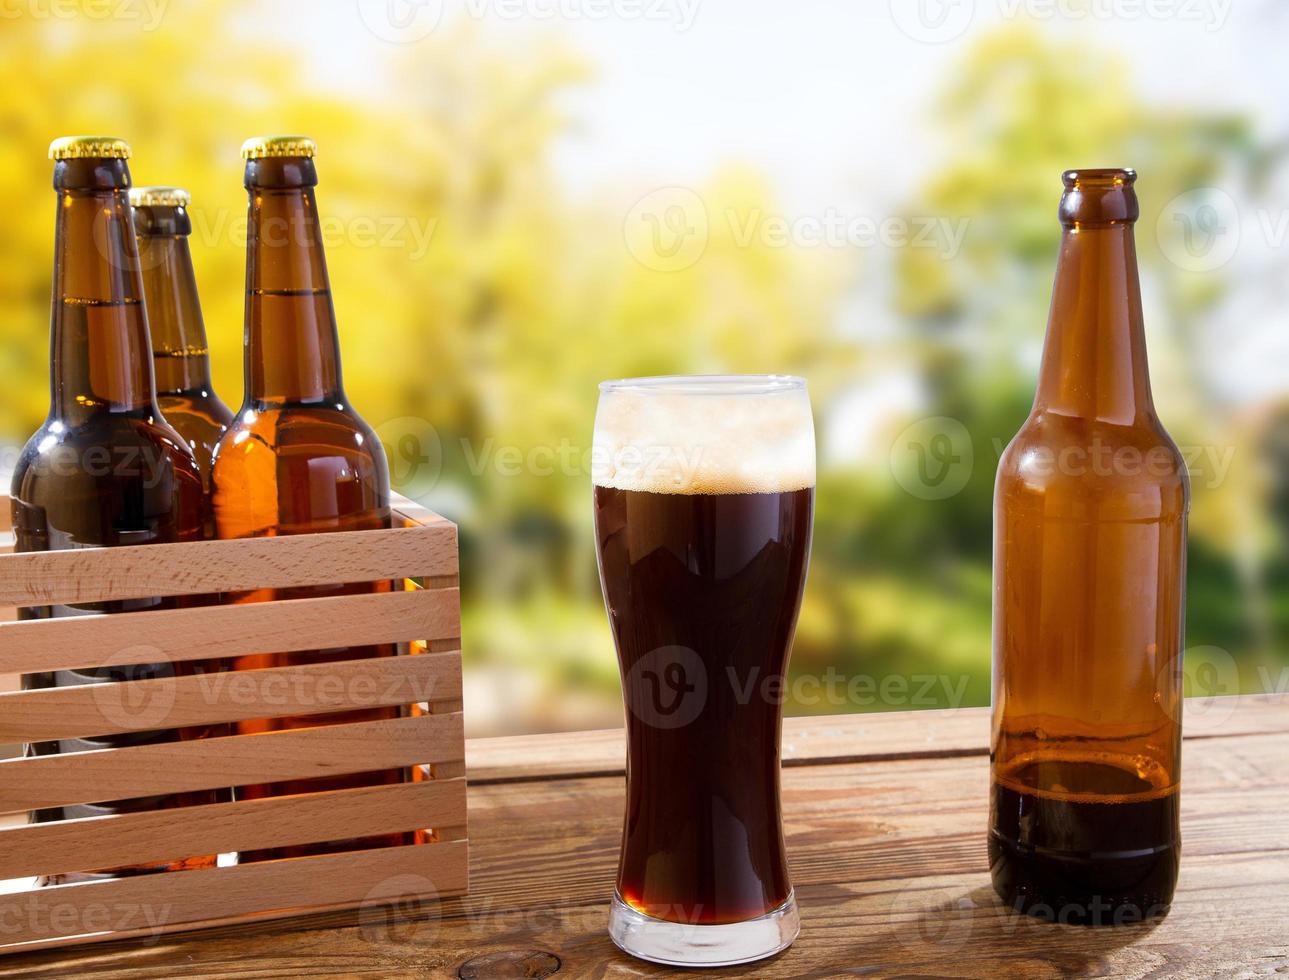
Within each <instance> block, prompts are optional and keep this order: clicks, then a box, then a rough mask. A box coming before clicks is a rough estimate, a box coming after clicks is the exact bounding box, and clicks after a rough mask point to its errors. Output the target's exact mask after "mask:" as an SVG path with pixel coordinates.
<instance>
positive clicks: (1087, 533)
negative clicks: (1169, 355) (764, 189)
mask: <svg viewBox="0 0 1289 980" xmlns="http://www.w3.org/2000/svg"><path fill="white" fill-rule="evenodd" d="M1135 180H1136V174H1135V173H1133V172H1132V171H1131V170H1078V171H1070V172H1068V173H1066V174H1065V175H1064V181H1065V193H1064V196H1063V197H1062V198H1061V205H1060V219H1061V224H1062V225H1063V227H1064V233H1063V235H1062V239H1061V250H1060V258H1059V262H1058V265H1057V271H1056V284H1055V288H1054V291H1053V295H1052V307H1051V315H1050V320H1049V323H1048V329H1047V342H1046V347H1045V350H1044V353H1043V363H1042V371H1041V376H1040V380H1039V386H1038V393H1037V396H1036V398H1035V400H1034V408H1033V411H1032V412H1031V414H1030V416H1029V419H1028V420H1027V421H1026V422H1025V424H1024V426H1023V427H1022V428H1021V430H1020V432H1019V434H1018V435H1017V436H1016V438H1015V439H1014V440H1013V441H1012V443H1011V445H1010V446H1008V447H1007V450H1006V452H1005V453H1004V454H1003V457H1002V461H1001V463H1000V465H999V469H998V481H997V487H996V492H995V501H994V522H995V539H994V680H993V733H992V757H991V759H992V761H991V765H992V784H993V789H992V805H991V813H990V832H989V856H990V864H991V869H992V874H993V882H994V887H995V889H996V890H997V891H998V893H999V895H1000V896H1002V898H1003V900H1004V901H1005V902H1006V903H1008V904H1009V905H1011V906H1013V907H1014V908H1016V909H1017V910H1018V911H1022V912H1027V913H1029V914H1031V915H1036V916H1040V917H1044V918H1051V919H1053V920H1056V921H1062V922H1073V923H1083V924H1090V925H1101V924H1124V923H1130V922H1136V921H1140V920H1142V919H1143V918H1149V917H1152V916H1156V915H1160V914H1162V913H1164V912H1165V911H1167V909H1168V906H1169V903H1170V902H1171V900H1172V895H1173V889H1174V886H1175V884H1176V880H1177V871H1178V861H1179V857H1180V852H1181V839H1180V830H1179V825H1178V789H1179V766H1180V762H1181V709H1182V673H1181V666H1182V663H1181V656H1182V614H1183V606H1184V587H1185V574H1186V518H1187V511H1188V508H1189V501H1190V485H1189V481H1188V478H1187V474H1186V468H1185V464H1184V463H1183V461H1182V457H1181V455H1180V453H1179V452H1178V450H1177V447H1176V446H1175V445H1174V443H1173V441H1172V440H1171V439H1170V438H1169V436H1168V434H1167V432H1165V431H1164V428H1163V426H1162V425H1161V424H1160V421H1159V418H1158V417H1157V415H1156V414H1155V408H1154V404H1153V401H1152V398H1151V391H1150V380H1149V376H1148V372H1147V367H1146V345H1145V335H1144V332H1143V327H1142V314H1141V295H1140V287H1139V284H1138V277H1137V259H1136V252H1135V246H1134V242H1133V222H1134V221H1136V219H1137V214H1138V206H1137V198H1136V194H1135V192H1134V190H1133V183H1134V181H1135Z"/></svg>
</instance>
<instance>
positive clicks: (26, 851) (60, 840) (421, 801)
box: [0, 779, 466, 938]
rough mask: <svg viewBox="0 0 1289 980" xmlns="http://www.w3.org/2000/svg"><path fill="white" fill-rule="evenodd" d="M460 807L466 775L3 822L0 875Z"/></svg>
mask: <svg viewBox="0 0 1289 980" xmlns="http://www.w3.org/2000/svg"><path fill="white" fill-rule="evenodd" d="M465 807H466V799H465V781H464V780H461V779H457V780H426V781H424V782H416V783H402V784H399V785H395V786H366V787H361V788H358V789H344V790H335V791H331V792H324V793H315V794H310V795H300V796H282V797H273V798H270V799H263V800H250V801H247V802H239V803H214V804H210V805H207V806H196V807H187V808H185V809H183V810H182V811H175V810H160V811H152V812H147V813H126V814H118V815H114V816H104V817H87V818H84V819H80V820H63V821H59V822H56V823H39V824H30V825H25V826H17V827H8V828H4V829H0V880H4V879H6V878H24V877H28V876H36V875H53V874H61V873H66V872H73V871H92V870H95V869H97V868H113V867H127V866H129V865H133V864H147V863H150V862H159V861H175V860H180V859H182V858H188V857H195V856H198V855H202V854H224V853H229V852H236V851H251V850H258V849H261V848H271V847H286V846H289V845H292V844H313V843H321V842H324V841H337V840H356V839H360V838H363V837H372V836H376V835H379V834H393V833H401V832H405V831H411V830H427V829H431V828H438V827H449V826H459V825H461V824H463V823H464V822H465V812H466V811H465ZM0 938H2V937H0Z"/></svg>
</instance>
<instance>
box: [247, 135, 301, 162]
mask: <svg viewBox="0 0 1289 980" xmlns="http://www.w3.org/2000/svg"><path fill="white" fill-rule="evenodd" d="M317 152H318V144H317V143H315V142H313V140H311V139H309V137H307V136H252V137H251V138H250V139H248V140H247V141H246V142H245V143H243V144H242V159H243V160H263V159H264V158H266V157H307V158H310V159H312V157H313V155H314V154H315V153H317Z"/></svg>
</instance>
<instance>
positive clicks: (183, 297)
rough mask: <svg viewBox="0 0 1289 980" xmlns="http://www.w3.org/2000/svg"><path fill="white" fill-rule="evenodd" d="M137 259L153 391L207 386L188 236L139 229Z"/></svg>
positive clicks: (207, 364)
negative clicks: (148, 332) (144, 301)
mask: <svg viewBox="0 0 1289 980" xmlns="http://www.w3.org/2000/svg"><path fill="white" fill-rule="evenodd" d="M136 218H137V215H136ZM137 223H138V222H137V221H136V224H137ZM139 261H140V265H141V266H142V270H143V291H144V296H145V297H146V299H147V306H148V326H149V328H150V329H151V332H152V357H153V365H154V373H155V375H156V385H157V391H158V392H159V393H161V394H167V395H172V394H183V393H191V392H201V391H209V390H210V389H211V387H212V385H211V376H210V350H209V348H208V347H207V343H206V325H205V321H204V320H203V319H202V315H201V302H200V300H199V299H198V296H197V277H196V274H195V273H194V271H193V265H192V253H191V251H190V250H189V248H188V238H187V236H186V235H183V234H178V233H170V234H148V233H144V232H143V231H142V229H140V235H139Z"/></svg>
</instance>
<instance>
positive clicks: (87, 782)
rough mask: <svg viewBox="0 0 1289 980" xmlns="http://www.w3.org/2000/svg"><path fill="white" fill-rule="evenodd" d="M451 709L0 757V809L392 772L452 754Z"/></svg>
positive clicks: (455, 734)
mask: <svg viewBox="0 0 1289 980" xmlns="http://www.w3.org/2000/svg"><path fill="white" fill-rule="evenodd" d="M463 738H464V734H463V727H462V721H461V715H460V714H451V715H419V716H416V717H411V718H395V719H392V720H388V721H365V722H355V723H353V724H347V725H322V726H319V727H316V728H302V729H297V730H292V731H278V732H265V733H262V734H257V735H232V736H227V737H224V738H207V739H197V740H193V741H186V742H162V743H159V744H155V745H137V746H131V747H129V748H119V749H101V750H98V751H93V752H74V753H69V754H67V755H48V756H36V757H32V758H26V759H7V760H4V761H3V762H0V813H16V812H20V811H23V810H39V809H44V808H46V807H56V806H70V805H74V804H77V803H96V802H102V801H105V800H121V799H130V798H132V797H137V796H163V795H166V794H170V793H188V792H193V791H196V790H203V789H217V788H220V787H224V786H241V785H247V784H256V783H276V782H282V781H284V780H289V779H313V778H319V777H323V776H343V775H347V774H350V773H358V772H374V771H378V770H381V769H400V768H403V767H405V766H414V765H418V764H422V763H427V762H433V761H437V760H445V761H451V760H452V759H453V757H454V756H457V755H459V754H460V753H461V751H462V746H463Z"/></svg>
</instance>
